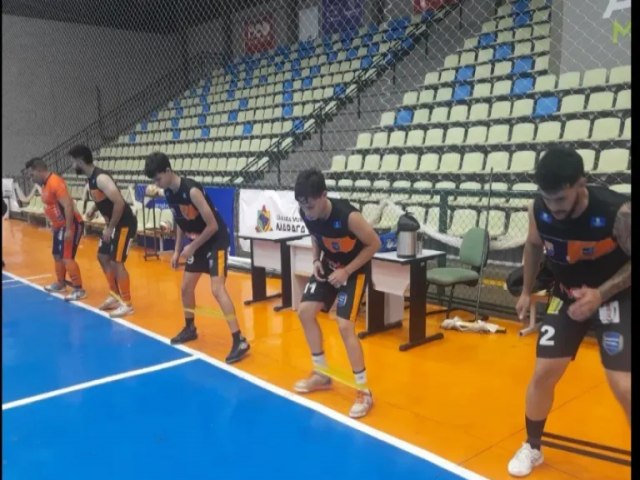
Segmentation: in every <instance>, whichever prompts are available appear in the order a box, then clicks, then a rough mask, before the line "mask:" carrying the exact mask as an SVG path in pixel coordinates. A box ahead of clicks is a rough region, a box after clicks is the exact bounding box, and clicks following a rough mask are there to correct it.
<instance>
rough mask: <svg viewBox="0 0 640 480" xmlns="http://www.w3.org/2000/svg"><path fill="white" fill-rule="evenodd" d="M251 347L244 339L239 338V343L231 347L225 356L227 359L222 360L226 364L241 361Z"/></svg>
mask: <svg viewBox="0 0 640 480" xmlns="http://www.w3.org/2000/svg"><path fill="white" fill-rule="evenodd" d="M250 348H251V345H249V343H248V342H247V339H246V338H244V337H240V341H239V342H238V343H237V344H236V345H234V346H233V347H231V352H229V355H227V358H225V359H224V361H225V362H227V363H235V362H237V361H239V360H242V359H243V358H244V357H245V356H246V355H247V354H248V353H249V349H250Z"/></svg>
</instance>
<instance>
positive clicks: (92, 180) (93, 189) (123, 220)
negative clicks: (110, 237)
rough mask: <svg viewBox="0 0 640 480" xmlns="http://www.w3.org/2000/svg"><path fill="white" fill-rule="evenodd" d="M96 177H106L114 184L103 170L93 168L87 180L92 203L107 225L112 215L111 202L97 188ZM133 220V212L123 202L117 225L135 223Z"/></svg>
mask: <svg viewBox="0 0 640 480" xmlns="http://www.w3.org/2000/svg"><path fill="white" fill-rule="evenodd" d="M98 175H106V176H108V177H109V178H110V179H111V180H112V181H113V183H115V180H113V177H112V176H111V175H109V174H108V173H107V172H106V171H105V170H103V169H101V168H98V167H95V168H94V169H93V172H92V173H91V176H89V178H88V180H87V182H88V184H89V193H90V194H91V198H92V199H93V201H94V202H96V207H97V208H98V211H99V212H100V213H101V214H102V216H103V217H104V219H105V221H106V222H107V223H108V222H109V220H110V219H111V215H112V214H113V202H112V201H111V200H109V197H107V196H106V195H105V194H104V192H103V191H102V190H100V188H99V187H98ZM135 219H136V217H135V215H134V214H133V210H131V207H130V206H129V204H128V203H127V202H126V201H125V202H124V210H123V211H122V217H120V221H119V222H118V225H123V224H130V223H131V222H133V221H135Z"/></svg>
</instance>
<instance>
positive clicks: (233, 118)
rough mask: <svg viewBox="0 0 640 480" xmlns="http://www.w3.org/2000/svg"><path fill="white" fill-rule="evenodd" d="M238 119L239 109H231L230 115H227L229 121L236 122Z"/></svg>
mask: <svg viewBox="0 0 640 480" xmlns="http://www.w3.org/2000/svg"><path fill="white" fill-rule="evenodd" d="M237 120H238V111H237V110H231V111H230V112H229V115H227V121H228V122H236V121H237Z"/></svg>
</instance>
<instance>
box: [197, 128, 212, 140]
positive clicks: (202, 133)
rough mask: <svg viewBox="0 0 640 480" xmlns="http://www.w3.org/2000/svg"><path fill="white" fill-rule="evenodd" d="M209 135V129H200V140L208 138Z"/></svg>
mask: <svg viewBox="0 0 640 480" xmlns="http://www.w3.org/2000/svg"><path fill="white" fill-rule="evenodd" d="M210 133H211V129H210V128H209V127H202V128H201V129H200V138H208V137H209V134H210Z"/></svg>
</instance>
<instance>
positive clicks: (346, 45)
mask: <svg viewBox="0 0 640 480" xmlns="http://www.w3.org/2000/svg"><path fill="white" fill-rule="evenodd" d="M351 42H353V39H352V38H351V37H347V38H343V39H342V42H341V43H342V48H343V50H346V49H347V48H349V47H350V46H351Z"/></svg>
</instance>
